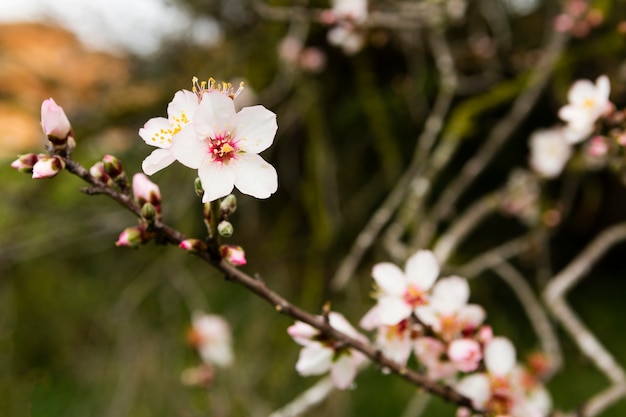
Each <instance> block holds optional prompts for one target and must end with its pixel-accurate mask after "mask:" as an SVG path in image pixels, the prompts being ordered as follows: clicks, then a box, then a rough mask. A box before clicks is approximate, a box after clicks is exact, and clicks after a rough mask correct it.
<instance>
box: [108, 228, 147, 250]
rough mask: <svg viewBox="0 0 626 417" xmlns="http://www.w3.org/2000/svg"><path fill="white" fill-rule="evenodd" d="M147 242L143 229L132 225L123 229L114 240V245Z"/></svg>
mask: <svg viewBox="0 0 626 417" xmlns="http://www.w3.org/2000/svg"><path fill="white" fill-rule="evenodd" d="M145 242H147V238H146V236H145V233H144V230H143V229H142V228H141V227H140V226H132V227H127V228H126V229H124V231H123V232H122V233H120V236H119V237H118V238H117V242H115V246H128V247H131V248H134V247H137V246H139V245H141V244H142V243H145Z"/></svg>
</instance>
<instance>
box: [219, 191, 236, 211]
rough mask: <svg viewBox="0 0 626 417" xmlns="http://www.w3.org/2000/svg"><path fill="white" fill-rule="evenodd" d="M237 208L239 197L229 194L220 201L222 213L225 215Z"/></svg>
mask: <svg viewBox="0 0 626 417" xmlns="http://www.w3.org/2000/svg"><path fill="white" fill-rule="evenodd" d="M235 210H237V197H235V195H234V194H229V195H227V196H226V197H224V199H223V200H222V202H221V203H220V213H221V215H222V216H223V217H228V216H230V215H231V214H233V213H234V212H235Z"/></svg>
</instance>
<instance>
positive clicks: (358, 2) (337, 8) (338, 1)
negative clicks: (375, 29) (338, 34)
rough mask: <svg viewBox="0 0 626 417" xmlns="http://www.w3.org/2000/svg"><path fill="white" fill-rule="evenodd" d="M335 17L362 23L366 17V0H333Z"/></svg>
mask: <svg viewBox="0 0 626 417" xmlns="http://www.w3.org/2000/svg"><path fill="white" fill-rule="evenodd" d="M332 13H333V15H334V16H335V18H337V19H339V20H341V19H348V20H351V21H353V22H356V23H363V22H364V21H365V20H366V19H367V0H333V8H332Z"/></svg>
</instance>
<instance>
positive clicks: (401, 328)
mask: <svg viewBox="0 0 626 417" xmlns="http://www.w3.org/2000/svg"><path fill="white" fill-rule="evenodd" d="M359 324H360V326H361V327H362V328H363V329H365V330H377V334H376V342H375V343H376V346H377V347H378V348H379V349H380V350H381V352H382V353H383V354H384V355H385V356H387V357H388V358H389V359H391V360H393V361H395V362H397V363H398V364H400V365H403V366H404V365H406V363H407V361H408V360H409V356H410V355H411V351H412V349H413V340H414V339H415V338H416V337H417V336H418V335H419V334H420V326H419V325H417V324H414V323H411V320H409V319H404V320H402V321H400V322H399V323H397V324H394V325H391V326H388V325H383V324H381V322H380V317H379V315H378V307H377V306H374V307H373V308H372V309H370V310H369V311H368V312H367V314H366V315H365V316H363V318H362V319H361V322H360V323H359Z"/></svg>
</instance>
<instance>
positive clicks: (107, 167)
mask: <svg viewBox="0 0 626 417" xmlns="http://www.w3.org/2000/svg"><path fill="white" fill-rule="evenodd" d="M102 163H103V164H104V172H106V173H107V175H108V176H109V177H111V179H112V180H113V182H115V183H116V184H117V185H118V186H119V187H120V188H122V189H125V188H127V187H128V180H127V179H126V173H124V167H123V166H122V162H121V161H120V160H119V159H117V158H116V157H115V156H113V155H104V158H102Z"/></svg>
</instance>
